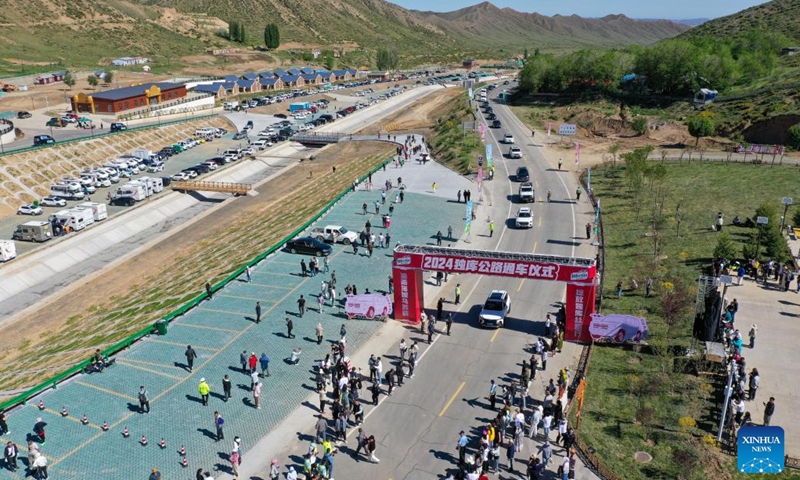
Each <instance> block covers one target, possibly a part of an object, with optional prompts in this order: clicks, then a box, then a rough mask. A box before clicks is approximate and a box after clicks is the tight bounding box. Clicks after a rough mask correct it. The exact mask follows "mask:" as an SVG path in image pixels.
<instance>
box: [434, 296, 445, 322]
mask: <svg viewBox="0 0 800 480" xmlns="http://www.w3.org/2000/svg"><path fill="white" fill-rule="evenodd" d="M442 310H444V298H441V297H439V300H438V301H437V302H436V318H442Z"/></svg>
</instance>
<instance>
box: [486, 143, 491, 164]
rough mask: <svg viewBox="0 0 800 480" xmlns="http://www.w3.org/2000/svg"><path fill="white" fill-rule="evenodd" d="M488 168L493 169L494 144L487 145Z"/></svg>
mask: <svg viewBox="0 0 800 480" xmlns="http://www.w3.org/2000/svg"><path fill="white" fill-rule="evenodd" d="M486 166H487V167H489V168H492V144H491V143H487V144H486Z"/></svg>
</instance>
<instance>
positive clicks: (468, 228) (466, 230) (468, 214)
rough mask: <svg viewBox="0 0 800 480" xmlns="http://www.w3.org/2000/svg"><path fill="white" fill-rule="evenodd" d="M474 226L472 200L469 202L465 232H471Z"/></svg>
mask: <svg viewBox="0 0 800 480" xmlns="http://www.w3.org/2000/svg"><path fill="white" fill-rule="evenodd" d="M471 226H472V200H469V201H468V202H467V222H466V223H465V224H464V233H469V230H470V227H471Z"/></svg>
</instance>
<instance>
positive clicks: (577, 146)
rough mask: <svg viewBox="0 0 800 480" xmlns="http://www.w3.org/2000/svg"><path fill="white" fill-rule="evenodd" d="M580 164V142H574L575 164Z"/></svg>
mask: <svg viewBox="0 0 800 480" xmlns="http://www.w3.org/2000/svg"><path fill="white" fill-rule="evenodd" d="M580 164H581V144H580V143H578V142H575V165H577V166H580Z"/></svg>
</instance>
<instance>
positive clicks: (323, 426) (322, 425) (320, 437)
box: [315, 415, 328, 443]
mask: <svg viewBox="0 0 800 480" xmlns="http://www.w3.org/2000/svg"><path fill="white" fill-rule="evenodd" d="M315 428H316V431H317V443H322V442H324V441H325V438H326V434H327V431H328V421H327V420H326V419H325V417H324V416H322V415H318V416H317V424H316V426H315Z"/></svg>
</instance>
